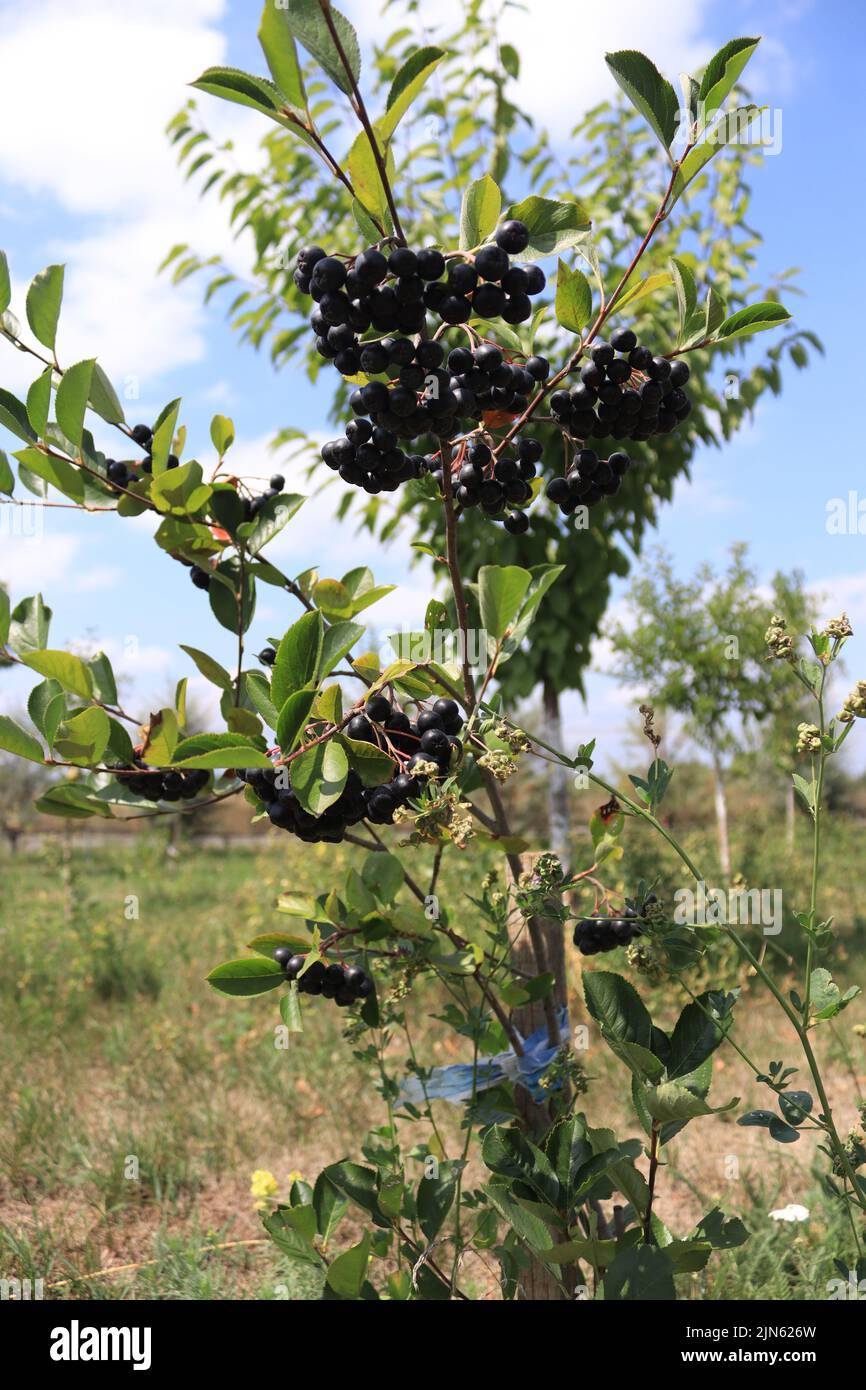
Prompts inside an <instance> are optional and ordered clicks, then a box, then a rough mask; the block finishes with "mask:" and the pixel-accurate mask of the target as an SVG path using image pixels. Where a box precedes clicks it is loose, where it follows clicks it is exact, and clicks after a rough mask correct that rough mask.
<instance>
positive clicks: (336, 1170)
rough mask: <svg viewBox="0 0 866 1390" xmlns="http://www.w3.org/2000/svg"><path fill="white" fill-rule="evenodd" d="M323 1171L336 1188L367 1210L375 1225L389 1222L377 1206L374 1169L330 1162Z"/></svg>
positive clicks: (358, 1164) (383, 1224)
mask: <svg viewBox="0 0 866 1390" xmlns="http://www.w3.org/2000/svg"><path fill="white" fill-rule="evenodd" d="M323 1172H324V1173H325V1175H326V1176H327V1178H328V1179H329V1181H330V1182H332V1183H333V1184H334V1186H335V1187H336V1188H337V1190H338V1191H339V1192H342V1193H344V1195H345V1196H346V1197H348V1198H349V1201H351V1202H354V1203H355V1205H356V1206H359V1207H360V1208H361V1210H362V1211H365V1212H367V1214H368V1215H369V1216H371V1217H372V1218H373V1220H374V1221H375V1223H376V1225H377V1226H388V1225H389V1224H390V1223H389V1222H388V1220H387V1219H386V1218H385V1217H384V1216H383V1215H382V1212H381V1210H380V1208H379V1193H378V1181H377V1174H376V1172H375V1170H374V1169H372V1168H364V1167H363V1166H362V1165H361V1164H360V1163H348V1162H347V1163H331V1164H330V1165H329V1166H328V1167H327V1168H325V1169H323Z"/></svg>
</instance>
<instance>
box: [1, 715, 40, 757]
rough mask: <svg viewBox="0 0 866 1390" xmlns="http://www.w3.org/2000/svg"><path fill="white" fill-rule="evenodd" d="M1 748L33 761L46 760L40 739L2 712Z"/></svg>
mask: <svg viewBox="0 0 866 1390" xmlns="http://www.w3.org/2000/svg"><path fill="white" fill-rule="evenodd" d="M0 748H2V749H3V750H4V752H6V753H14V754H15V755H16V757H19V758H27V759H28V761H29V762H31V763H42V762H44V761H45V753H44V751H43V748H42V745H41V743H40V742H39V740H38V739H35V738H34V737H33V735H32V734H28V733H27V730H26V729H22V728H21V725H20V724H16V723H15V720H14V719H10V718H9V716H8V715H7V714H0Z"/></svg>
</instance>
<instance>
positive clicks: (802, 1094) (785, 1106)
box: [779, 1091, 814, 1126]
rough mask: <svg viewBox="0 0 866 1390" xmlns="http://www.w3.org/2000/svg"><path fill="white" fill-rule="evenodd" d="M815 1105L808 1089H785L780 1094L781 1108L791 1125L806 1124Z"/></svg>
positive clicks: (784, 1117) (783, 1115)
mask: <svg viewBox="0 0 866 1390" xmlns="http://www.w3.org/2000/svg"><path fill="white" fill-rule="evenodd" d="M813 1105H814V1101H813V1099H812V1097H811V1095H810V1094H809V1092H808V1091H783V1092H782V1094H781V1095H780V1096H779V1109H780V1110H781V1112H782V1117H783V1119H785V1120H786V1121H787V1122H788V1124H789V1125H794V1126H797V1125H802V1124H805V1123H806V1120H807V1118H808V1116H809V1115H810V1114H811V1112H812V1106H813Z"/></svg>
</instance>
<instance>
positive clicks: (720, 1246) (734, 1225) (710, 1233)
mask: <svg viewBox="0 0 866 1390" xmlns="http://www.w3.org/2000/svg"><path fill="white" fill-rule="evenodd" d="M694 1234H695V1237H696V1238H697V1239H698V1240H708V1241H709V1243H710V1245H712V1247H713V1249H714V1250H735V1249H736V1248H737V1246H739V1245H744V1244H745V1242H746V1241H747V1240H748V1239H749V1233H748V1231H747V1230H746V1228H745V1226H744V1225H743V1223H742V1221H741V1220H740V1218H739V1217H738V1216H732V1217H731V1218H730V1220H726V1219H725V1214H724V1212H723V1211H722V1210H721V1208H720V1207H713V1209H712V1211H711V1212H708V1213H707V1215H706V1216H705V1217H704V1218H703V1220H702V1221H700V1222H698V1224H697V1226H696V1227H695V1231H694Z"/></svg>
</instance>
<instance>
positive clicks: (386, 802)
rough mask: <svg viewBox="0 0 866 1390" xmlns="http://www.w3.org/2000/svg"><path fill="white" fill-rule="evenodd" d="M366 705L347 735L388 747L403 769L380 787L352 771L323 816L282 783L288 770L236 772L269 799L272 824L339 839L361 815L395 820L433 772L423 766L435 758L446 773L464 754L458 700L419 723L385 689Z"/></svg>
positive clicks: (312, 837) (441, 704) (314, 837)
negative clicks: (307, 807) (368, 784)
mask: <svg viewBox="0 0 866 1390" xmlns="http://www.w3.org/2000/svg"><path fill="white" fill-rule="evenodd" d="M364 709H365V713H363V714H360V713H359V714H356V715H354V716H353V717H352V718H351V719H350V720H349V722H348V723H347V724H346V726H345V732H346V735H347V737H348V738H351V739H355V740H357V741H358V742H362V743H372V744H375V745H376V746H377V747H379V748H382V749H383V750H384V751H385V752H387V753H389V754H390V755H391V756H392V757H394V758H395V759H396V761H397V763H398V765H399V768H400V770H399V771H398V772H397V773H395V775H394V776H393V777H392V778H391V779H390V781H388V782H384V783H382V784H381V785H380V786H378V787H365V786H364V784H363V783H362V781H361V779H360V777H359V776H358V774H357V773H356V772H354V771H350V773H349V775H348V777H347V779H346V785H345V787H344V788H343V790H342V792H341V793H340V795H339V797H338V798H337V800H336V801H334V802H333V803H332V804H331V805H330V806H328V807H327V809H326V810H325V811H323V812H322V814H321V815H320V816H314V815H312V814H311V813H310V812H309V811H306V810H304V808H303V806H302V805H301V803H300V801H299V800H298V798H297V796H296V795H295V792H294V791H293V790H292V788H291V786H288V785H286V786H281V785H280V782H281V781H287V780H289V779H287V778H286V776H285V770H283V772H282V773H281V772H280V770H279V769H277V768H249V769H247V770H243V769H241V770H239V771H238V772H237V773H236V776H237V777H238V778H239V780H240V781H241V782H244V783H246V785H247V786H248V787H250V788H251V789H252V791H253V792H254V793H255V795H256V796H257V797H258V798H259V800H260V801H262V802H263V803H264V805H265V808H266V810H267V813H268V816H269V818H270V821H271V824H272V825H275V826H277V827H278V828H279V829H280V830H288V831H289V832H290V833H291V834H293V835H297V837H298V839H299V840H304V841H305V842H307V843H309V844H315V843H318V842H319V841H326V842H327V843H330V844H339V842H340V841H341V840H342V839H343V837H344V835H345V834H346V831H347V830H348V829H349V827H350V826H352V825H357V824H358V822H359V821H362V820H369V821H371V822H372V823H373V824H374V825H390V824H392V823H393V820H394V812H395V811H396V810H397V809H398V807H400V806H404V805H405V804H406V802H407V801H409V800H410V799H411V798H412V797H413V796H416V795H417V794H418V792H419V791H420V790H421V788H422V787H423V785H424V783H425V781H426V780H427V774H425V773H423V772H418V771H417V769H418V767H419V766H420V765H422V764H425V763H433V764H434V765H435V766H436V768H437V769H438V772H439V775H440V776H444V775H445V774H446V773H447V772H448V771H449V769H450V766H451V761H452V758H454V757H457V756H459V753H460V744H459V742H458V740H457V738H456V737H455V735H457V734H458V733H459V732H460V730H461V729H462V727H463V718H462V716H461V714H460V707H459V706H458V704H457V702H456V700H444V699H443V700H436V701H435V703H434V704H433V706H432V708H431V709H429V710H422V711H421V712H420V713H419V715H418V718H417V719H416V721H415V722H414V723H413V722H412V721H411V720H410V719H409V716H408V715H407V714H405V713H404V712H403V710H401V709H400V708H399V706H397V705H392V704H391V701H390V700H388V699H387V698H386V697H385V696H384V695H373V696H371V698H370V699H369V700H368V701H367V703H366V705H365V707H364ZM290 776H291V773H289V778H290Z"/></svg>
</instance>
